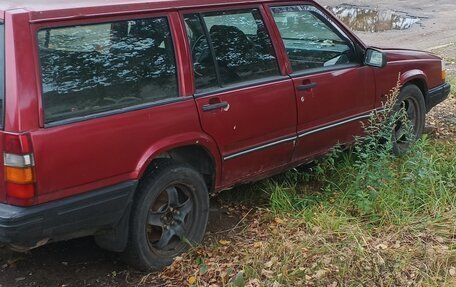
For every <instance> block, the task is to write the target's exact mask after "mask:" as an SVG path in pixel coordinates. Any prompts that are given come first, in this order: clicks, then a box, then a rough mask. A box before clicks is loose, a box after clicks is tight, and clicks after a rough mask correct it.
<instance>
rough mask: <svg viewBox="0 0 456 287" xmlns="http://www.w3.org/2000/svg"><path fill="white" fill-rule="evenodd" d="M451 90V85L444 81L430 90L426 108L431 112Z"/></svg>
mask: <svg viewBox="0 0 456 287" xmlns="http://www.w3.org/2000/svg"><path fill="white" fill-rule="evenodd" d="M450 91H451V85H450V84H449V83H444V84H442V85H440V86H437V87H435V88H433V89H430V90H429V91H428V95H427V102H426V109H427V111H428V112H429V111H430V110H431V109H432V108H433V107H435V106H436V105H437V104H439V103H441V102H443V101H444V100H445V99H446V98H447V97H448V95H449V94H450Z"/></svg>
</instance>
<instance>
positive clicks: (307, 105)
mask: <svg viewBox="0 0 456 287" xmlns="http://www.w3.org/2000/svg"><path fill="white" fill-rule="evenodd" d="M270 11H271V12H272V17H273V18H274V21H275V23H276V26H277V28H278V32H279V34H280V35H281V39H282V41H283V45H284V48H285V50H286V53H287V55H288V60H289V64H290V67H291V70H292V71H291V74H290V76H291V78H292V80H293V83H294V88H295V93H296V103H297V110H298V123H297V133H298V144H297V148H296V152H295V160H300V159H303V158H306V157H308V156H310V155H312V154H320V153H323V152H326V151H327V150H328V149H329V148H331V147H332V146H334V145H335V144H337V143H341V144H343V143H347V142H351V141H353V139H354V138H353V136H354V135H359V134H361V132H362V128H361V124H360V120H362V119H365V118H366V117H368V116H369V112H370V110H371V109H372V107H373V104H374V99H375V85H374V75H373V71H372V68H370V67H366V66H362V64H361V58H362V57H361V56H360V55H359V53H357V52H356V49H355V46H354V43H353V42H352V41H351V40H350V38H349V37H348V36H347V35H346V34H344V32H343V31H342V30H341V29H339V28H338V27H337V26H336V25H335V24H334V23H333V22H332V19H331V18H330V17H329V16H328V15H326V14H324V13H323V12H322V11H321V10H319V8H317V7H315V6H312V5H306V4H302V5H296V4H293V5H291V4H290V5H284V6H272V7H270Z"/></svg>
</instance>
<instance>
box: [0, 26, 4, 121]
mask: <svg viewBox="0 0 456 287" xmlns="http://www.w3.org/2000/svg"><path fill="white" fill-rule="evenodd" d="M4 103H5V28H4V26H3V23H0V127H3V118H4V116H3V112H4Z"/></svg>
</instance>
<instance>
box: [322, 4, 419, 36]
mask: <svg viewBox="0 0 456 287" xmlns="http://www.w3.org/2000/svg"><path fill="white" fill-rule="evenodd" d="M326 8H327V9H328V10H329V11H331V12H333V13H334V15H336V16H337V18H339V19H340V20H341V21H342V22H344V23H345V24H346V25H347V26H348V27H350V28H351V29H353V30H356V31H368V32H383V31H387V30H405V29H409V28H410V27H412V25H413V24H415V23H417V22H418V21H420V18H417V17H413V16H409V15H407V14H405V13H401V12H396V11H392V10H376V9H370V8H364V7H358V6H354V5H340V6H334V7H331V6H328V7H326Z"/></svg>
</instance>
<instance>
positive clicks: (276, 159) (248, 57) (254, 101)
mask: <svg viewBox="0 0 456 287" xmlns="http://www.w3.org/2000/svg"><path fill="white" fill-rule="evenodd" d="M182 14H183V18H184V21H185V25H186V29H187V35H188V39H189V47H190V52H191V57H192V61H193V74H194V79H195V99H196V103H197V108H198V111H199V113H200V119H201V123H202V127H203V129H204V131H205V132H207V133H208V134H209V135H211V136H212V137H213V138H214V139H215V141H216V142H217V144H218V146H219V148H220V151H221V154H222V157H223V177H222V185H224V186H228V185H231V184H233V183H235V182H238V181H241V180H243V179H244V178H247V177H251V176H253V175H256V174H260V173H263V172H266V171H268V170H271V169H274V168H279V167H281V166H283V165H285V164H287V163H289V162H290V160H291V156H292V153H293V148H294V140H295V138H296V103H295V98H294V97H295V96H294V88H293V83H292V81H291V79H290V78H289V77H288V76H286V74H285V72H284V69H281V68H280V67H279V62H278V60H277V56H276V52H275V49H274V45H273V43H272V40H271V38H270V36H269V32H268V30H267V28H266V26H265V22H264V18H263V13H262V6H260V5H257V6H237V8H235V9H234V8H226V9H221V8H218V9H217V10H214V9H205V10H198V11H194V10H192V11H184V12H183V13H182Z"/></svg>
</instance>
